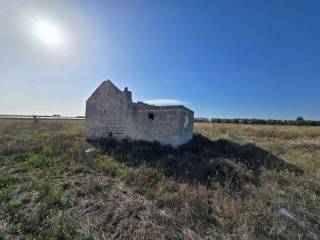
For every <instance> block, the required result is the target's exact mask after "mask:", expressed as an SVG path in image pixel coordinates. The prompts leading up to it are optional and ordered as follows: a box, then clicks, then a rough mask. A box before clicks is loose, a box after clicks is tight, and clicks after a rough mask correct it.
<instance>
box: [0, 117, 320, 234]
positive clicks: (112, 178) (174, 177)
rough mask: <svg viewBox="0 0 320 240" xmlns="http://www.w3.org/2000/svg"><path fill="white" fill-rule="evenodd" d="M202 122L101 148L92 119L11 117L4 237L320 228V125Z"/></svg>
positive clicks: (2, 205) (5, 137) (2, 130)
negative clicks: (176, 142) (171, 139)
mask: <svg viewBox="0 0 320 240" xmlns="http://www.w3.org/2000/svg"><path fill="white" fill-rule="evenodd" d="M195 130H196V132H197V134H198V135H196V136H195V139H194V140H193V141H192V142H191V143H189V144H187V145H185V146H182V147H180V148H179V149H172V148H170V147H165V146H160V145H158V144H157V143H143V142H134V143H129V142H126V141H125V142H123V143H121V144H115V143H113V142H110V141H105V142H104V143H103V144H102V145H101V144H100V145H99V146H98V147H95V148H94V147H93V145H91V144H88V143H86V142H85V141H84V139H83V122H82V121H80V120H78V121H73V120H68V121H67V120H66V121H64V120H46V121H45V120H40V122H39V124H38V125H37V126H33V125H32V121H29V120H1V122H0V171H1V174H0V239H17V238H21V239H32V238H34V239H318V237H319V235H320V218H319V216H320V128H316V127H295V126H291V127H285V126H265V125H262V126H257V125H255V126H253V125H233V124H212V123H197V124H196V126H195ZM199 134H201V135H199ZM281 208H285V209H286V210H287V211H288V212H290V214H292V215H293V216H294V219H295V220H293V219H290V218H288V217H286V216H283V215H281V214H279V210H280V209H281Z"/></svg>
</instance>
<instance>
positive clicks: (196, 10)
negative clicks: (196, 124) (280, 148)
mask: <svg viewBox="0 0 320 240" xmlns="http://www.w3.org/2000/svg"><path fill="white" fill-rule="evenodd" d="M0 5H1V8H0V114H36V115H40V114H49V115H51V114H61V115H65V116H79V115H84V114H85V101H86V99H87V98H88V97H89V96H90V94H91V93H92V92H93V91H94V89H95V88H97V87H98V85H99V84H100V83H101V82H102V81H104V80H106V79H110V80H111V81H112V82H113V83H114V84H115V85H117V86H118V87H119V88H120V89H123V88H124V87H126V86H127V87H128V88H129V90H131V91H132V92H133V100H134V101H146V102H148V103H155V104H184V105H186V106H187V107H189V108H190V109H192V110H194V112H195V116H197V117H214V118H215V117H222V118H238V117H241V118H273V119H295V118H296V117H297V116H300V115H301V116H303V117H304V118H305V119H313V120H320V1H318V0H304V1H301V0H297V1H295V0H268V1H267V0H251V1H238V0H228V1H225V0H210V1H205V0H201V1H196V0H167V1H166V0H163V1H153V0H144V1H142V0H141V1H140V0H130V1H129V0H125V1H124V0H115V1H107V0H105V1H103V0H99V1H98V0H97V1H93V0H86V1H84V0H68V1H65V0H50V1H49V0H0Z"/></svg>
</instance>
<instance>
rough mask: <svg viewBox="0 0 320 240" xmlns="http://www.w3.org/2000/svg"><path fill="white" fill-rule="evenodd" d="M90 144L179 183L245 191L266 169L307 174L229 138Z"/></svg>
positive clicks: (201, 137) (261, 151)
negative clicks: (177, 142)
mask: <svg viewBox="0 0 320 240" xmlns="http://www.w3.org/2000/svg"><path fill="white" fill-rule="evenodd" d="M89 142H90V143H92V144H93V145H95V146H96V147H99V148H100V149H101V150H102V151H103V152H104V153H106V154H109V155H112V156H113V157H114V158H115V159H116V160H118V161H120V162H124V163H126V164H128V165H129V166H139V165H141V164H147V165H149V166H152V167H158V168H160V169H161V170H162V171H163V172H164V173H165V174H166V175H167V176H171V177H174V178H176V179H178V180H182V181H190V182H200V183H202V184H206V185H210V184H212V182H216V183H219V184H222V185H225V184H229V185H230V186H232V188H241V186H242V185H243V184H244V183H245V182H252V183H255V184H258V183H259V176H260V174H261V172H262V171H263V169H273V170H276V171H284V170H287V171H290V172H294V173H295V174H296V175H301V174H303V171H302V170H301V169H300V168H298V167H296V166H294V165H292V164H289V163H287V162H285V161H284V160H282V159H280V158H278V157H277V156H275V155H273V154H271V153H269V152H267V151H266V150H264V149H262V148H260V147H257V146H255V145H254V144H245V145H240V144H237V143H234V142H231V141H229V140H225V139H219V140H217V141H211V140H210V139H208V138H206V137H204V136H202V135H198V134H196V135H194V137H193V140H192V141H190V142H189V143H187V144H184V145H181V146H180V147H178V148H172V147H170V146H164V145H161V144H159V143H158V142H145V141H129V140H123V141H121V142H119V141H116V140H113V139H101V140H99V141H89Z"/></svg>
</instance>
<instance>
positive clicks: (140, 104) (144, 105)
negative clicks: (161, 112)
mask: <svg viewBox="0 0 320 240" xmlns="http://www.w3.org/2000/svg"><path fill="white" fill-rule="evenodd" d="M134 104H135V106H137V107H138V108H139V109H150V110H151V109H183V110H187V111H190V112H193V111H192V110H191V109H189V108H187V107H185V106H183V105H165V106H157V105H151V104H147V103H144V102H137V103H134Z"/></svg>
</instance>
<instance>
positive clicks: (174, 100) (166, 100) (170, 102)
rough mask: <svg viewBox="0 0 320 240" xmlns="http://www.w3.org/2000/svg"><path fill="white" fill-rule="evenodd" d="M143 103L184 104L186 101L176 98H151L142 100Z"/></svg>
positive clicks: (158, 104) (157, 104)
mask: <svg viewBox="0 0 320 240" xmlns="http://www.w3.org/2000/svg"><path fill="white" fill-rule="evenodd" d="M144 103H147V104H151V105H156V106H168V105H171V106H172V105H185V104H187V103H186V102H183V101H180V100H176V99H153V100H147V101H144Z"/></svg>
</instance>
